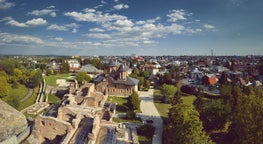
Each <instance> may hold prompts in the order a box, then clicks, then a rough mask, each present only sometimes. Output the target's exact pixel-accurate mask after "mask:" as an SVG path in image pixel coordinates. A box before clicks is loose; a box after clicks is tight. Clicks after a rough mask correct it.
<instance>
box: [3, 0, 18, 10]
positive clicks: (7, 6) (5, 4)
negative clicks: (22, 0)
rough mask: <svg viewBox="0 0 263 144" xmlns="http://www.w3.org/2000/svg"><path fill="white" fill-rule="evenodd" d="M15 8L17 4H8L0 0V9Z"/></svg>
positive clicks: (5, 0) (4, 0)
mask: <svg viewBox="0 0 263 144" xmlns="http://www.w3.org/2000/svg"><path fill="white" fill-rule="evenodd" d="M14 6H15V3H12V2H8V1H7V0H0V9H9V8H11V7H14Z"/></svg>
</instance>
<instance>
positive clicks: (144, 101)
mask: <svg viewBox="0 0 263 144" xmlns="http://www.w3.org/2000/svg"><path fill="white" fill-rule="evenodd" d="M153 92H154V89H149V91H147V92H141V91H140V92H139V95H140V98H141V105H140V108H141V111H142V113H141V114H139V116H140V117H141V118H142V120H143V121H146V120H152V121H153V125H154V126H155V134H154V137H153V141H152V143H153V144H161V143H162V133H163V120H162V118H161V117H160V114H159V112H158V111H157V109H156V107H155V105H154V102H153Z"/></svg>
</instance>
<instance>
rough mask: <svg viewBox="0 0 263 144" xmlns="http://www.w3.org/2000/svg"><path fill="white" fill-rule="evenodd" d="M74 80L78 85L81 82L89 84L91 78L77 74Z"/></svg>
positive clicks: (80, 73)
mask: <svg viewBox="0 0 263 144" xmlns="http://www.w3.org/2000/svg"><path fill="white" fill-rule="evenodd" d="M76 80H77V81H78V83H79V84H81V83H82V82H83V81H87V82H90V81H91V78H90V76H89V75H87V73H85V72H78V73H77V75H76Z"/></svg>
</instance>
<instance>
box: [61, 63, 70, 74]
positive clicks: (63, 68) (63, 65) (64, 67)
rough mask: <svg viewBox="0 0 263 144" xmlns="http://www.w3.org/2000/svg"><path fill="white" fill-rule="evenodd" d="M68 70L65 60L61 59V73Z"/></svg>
mask: <svg viewBox="0 0 263 144" xmlns="http://www.w3.org/2000/svg"><path fill="white" fill-rule="evenodd" d="M68 72H69V64H68V62H67V61H65V60H62V65H61V73H68Z"/></svg>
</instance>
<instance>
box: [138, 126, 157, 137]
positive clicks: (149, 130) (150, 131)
mask: <svg viewBox="0 0 263 144" xmlns="http://www.w3.org/2000/svg"><path fill="white" fill-rule="evenodd" d="M154 131H155V127H154V126H153V125H151V124H144V125H142V126H139V127H138V128H137V133H138V134H139V135H143V136H146V137H147V138H152V137H153V135H154Z"/></svg>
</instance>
